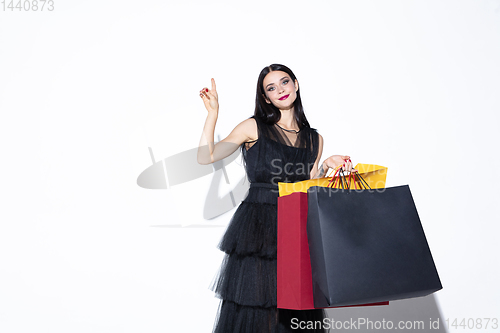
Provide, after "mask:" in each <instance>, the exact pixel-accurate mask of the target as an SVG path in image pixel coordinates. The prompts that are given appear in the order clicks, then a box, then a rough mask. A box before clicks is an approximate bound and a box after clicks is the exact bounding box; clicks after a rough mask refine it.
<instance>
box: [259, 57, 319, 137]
mask: <svg viewBox="0 0 500 333" xmlns="http://www.w3.org/2000/svg"><path fill="white" fill-rule="evenodd" d="M272 71H282V72H285V73H287V74H288V75H290V78H291V79H292V81H293V83H294V84H295V80H296V79H297V78H296V77H295V74H293V72H292V70H291V69H290V68H288V67H286V66H285V65H280V64H272V65H270V66H267V67H265V68H264V69H263V70H262V71H261V72H260V74H259V79H258V81H257V96H256V98H255V112H254V116H255V117H256V118H258V119H260V120H261V121H263V122H264V123H266V124H270V125H273V124H275V123H277V122H278V121H279V120H280V119H281V112H280V110H279V109H278V108H277V107H275V106H274V105H273V104H272V103H271V104H269V103H267V102H266V98H265V90H264V78H265V77H266V75H267V74H269V72H272ZM297 82H298V80H297ZM293 109H294V117H295V120H296V121H297V125H298V126H299V130H300V129H302V128H304V127H310V126H309V122H308V121H307V118H306V115H305V114H304V108H303V107H302V100H301V98H300V88H299V90H297V98H296V99H295V102H293Z"/></svg>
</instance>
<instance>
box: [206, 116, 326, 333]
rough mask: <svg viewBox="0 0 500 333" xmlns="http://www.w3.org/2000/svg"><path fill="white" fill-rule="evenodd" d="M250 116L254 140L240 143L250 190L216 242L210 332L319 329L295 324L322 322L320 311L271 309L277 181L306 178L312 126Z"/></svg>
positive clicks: (314, 138)
mask: <svg viewBox="0 0 500 333" xmlns="http://www.w3.org/2000/svg"><path fill="white" fill-rule="evenodd" d="M252 118H253V119H255V121H256V122H257V127H258V135H259V136H258V139H257V140H255V141H253V142H250V143H245V144H243V145H242V152H243V158H244V162H245V168H246V172H247V177H248V180H249V181H250V189H249V192H248V195H247V196H246V198H245V199H244V200H243V201H242V202H241V204H240V205H239V207H238V208H237V210H236V212H235V213H234V215H233V217H232V219H231V221H230V223H229V225H228V227H227V230H226V232H225V234H224V236H223V237H222V239H221V241H220V243H219V249H221V250H222V251H224V252H225V253H226V255H225V257H224V261H223V263H222V265H221V268H220V271H219V274H218V276H217V277H216V280H215V282H214V284H213V286H212V290H213V291H215V293H216V295H217V296H218V297H219V298H221V299H222V300H221V303H220V306H219V311H218V315H217V318H216V321H215V325H214V331H213V332H216V333H254V332H259V333H267V332H269V333H271V332H273V333H277V332H324V330H321V329H316V330H300V329H296V328H297V323H298V322H299V321H322V320H323V318H324V312H323V310H300V311H299V310H284V309H277V308H276V305H277V289H276V280H277V277H276V267H277V261H276V258H277V256H276V252H277V198H278V196H279V194H278V190H277V186H276V185H277V184H278V182H297V181H301V180H306V179H309V175H310V172H311V169H312V167H313V165H314V161H315V160H316V157H317V153H318V133H317V132H316V130H314V129H311V128H303V129H302V130H300V131H299V132H295V131H289V130H285V129H283V128H281V127H280V126H279V125H277V124H275V125H267V124H265V123H263V122H261V121H259V120H257V119H256V118H255V117H252ZM292 318H297V319H293V320H292ZM294 328H295V329H294Z"/></svg>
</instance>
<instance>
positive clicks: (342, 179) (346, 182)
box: [327, 159, 372, 190]
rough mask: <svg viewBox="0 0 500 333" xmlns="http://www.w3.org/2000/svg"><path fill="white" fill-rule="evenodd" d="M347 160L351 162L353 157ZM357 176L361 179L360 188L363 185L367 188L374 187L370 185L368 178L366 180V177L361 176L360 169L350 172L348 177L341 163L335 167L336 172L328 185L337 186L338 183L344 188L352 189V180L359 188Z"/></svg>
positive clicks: (356, 187)
mask: <svg viewBox="0 0 500 333" xmlns="http://www.w3.org/2000/svg"><path fill="white" fill-rule="evenodd" d="M347 161H349V162H351V159H349V160H347ZM337 175H338V176H337ZM356 177H357V179H358V181H359V184H360V189H361V187H363V188H364V189H367V188H369V189H370V190H371V189H372V188H371V187H370V185H368V183H367V182H366V180H364V178H363V177H361V175H360V174H359V172H358V171H355V172H352V171H351V172H350V173H349V175H348V176H347V177H346V175H345V174H344V170H342V165H339V166H338V167H336V168H335V173H334V174H333V177H332V179H330V182H329V183H328V185H327V187H331V188H337V187H336V186H337V184H338V185H339V186H342V187H341V188H342V189H348V190H350V188H351V180H352V181H353V182H354V188H355V189H356V190H357V189H358V184H357V182H356ZM346 178H347V179H346ZM334 180H335V181H334Z"/></svg>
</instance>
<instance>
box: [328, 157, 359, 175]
mask: <svg viewBox="0 0 500 333" xmlns="http://www.w3.org/2000/svg"><path fill="white" fill-rule="evenodd" d="M323 165H324V166H326V167H327V168H332V169H335V168H337V167H338V166H339V165H342V170H343V171H347V172H356V171H358V170H356V169H354V168H353V166H352V162H351V157H350V156H346V155H332V156H330V157H328V158H327V159H326V160H325V161H324V162H323Z"/></svg>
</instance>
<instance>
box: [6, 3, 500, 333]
mask: <svg viewBox="0 0 500 333" xmlns="http://www.w3.org/2000/svg"><path fill="white" fill-rule="evenodd" d="M2 6H3V5H2ZM54 8H55V9H54V10H53V11H48V10H47V8H46V9H45V10H44V11H43V12H42V11H40V10H39V11H38V12H32V11H21V12H19V11H18V10H15V11H14V12H12V11H10V10H9V9H6V10H3V8H2V11H1V12H0V110H1V121H0V135H1V141H0V144H1V153H2V155H1V156H2V164H1V170H2V186H1V190H2V209H1V212H2V213H1V221H0V228H1V229H0V331H1V332H6V333H14V332H37V333H38V332H40V333H41V332H51V333H54V332H64V333H66V332H92V333H96V332H151V333H153V332H210V330H211V329H212V325H213V320H214V318H215V314H216V311H217V307H218V304H219V301H218V299H216V298H214V295H213V293H212V292H211V291H210V290H209V289H208V286H209V284H210V282H211V281H212V278H213V277H214V275H215V273H216V272H217V269H218V266H219V264H220V261H221V259H222V253H221V252H220V251H219V250H218V249H217V248H216V245H217V243H218V241H219V239H220V237H221V236H222V234H223V232H224V227H225V226H226V225H227V223H228V221H229V219H230V217H231V216H232V214H233V213H234V209H233V210H231V211H229V212H228V213H226V214H224V215H222V216H220V217H219V218H216V219H212V220H205V219H204V218H203V205H204V201H205V195H206V193H207V191H208V187H209V185H210V181H211V177H212V176H205V177H203V178H199V179H198V180H196V181H191V182H188V183H185V184H182V185H178V186H175V187H172V188H170V189H164V190H152V189H145V188H142V187H139V186H138V185H137V177H138V176H139V174H140V173H141V172H142V171H143V170H144V169H146V168H147V167H149V166H150V165H151V163H152V159H151V156H150V152H149V150H148V147H151V149H152V151H153V153H154V157H155V159H156V160H157V161H159V160H161V159H164V158H166V157H168V156H171V155H173V154H176V153H180V152H182V151H185V150H187V149H191V148H194V147H196V146H197V144H198V141H199V138H200V135H201V130H202V128H203V124H204V121H205V116H206V110H205V109H204V107H203V104H202V102H201V99H200V97H199V96H198V91H199V90H200V89H201V88H203V87H205V86H209V84H210V78H212V77H213V78H215V80H216V83H217V89H218V93H219V100H220V113H219V120H218V124H217V128H216V135H217V134H219V135H220V136H221V137H222V138H223V137H225V136H226V135H228V134H229V132H230V131H231V130H232V128H233V127H234V126H235V125H237V124H238V123H239V122H241V121H243V120H244V119H246V118H248V117H249V116H251V115H252V114H253V108H254V101H255V87H256V82H257V76H258V74H259V72H260V70H261V69H262V68H263V67H265V66H267V65H269V64H272V63H282V64H285V65H287V66H288V67H290V68H291V69H292V70H293V71H294V73H295V74H296V76H297V78H298V80H299V85H300V89H301V93H302V100H303V104H304V107H305V111H306V115H307V117H308V120H309V122H310V123H311V126H312V127H314V128H317V129H318V131H319V132H320V133H321V134H322V135H323V137H324V139H325V147H324V155H323V157H324V158H326V157H327V156H329V155H331V154H349V155H350V156H351V157H352V158H353V160H354V162H362V163H373V164H379V165H384V166H387V167H388V168H389V172H388V178H387V186H395V185H401V184H409V185H410V188H411V190H412V194H413V197H414V199H415V203H416V205H417V208H418V211H419V214H420V218H421V220H422V225H423V227H424V230H425V232H426V235H427V240H428V242H429V244H430V247H431V251H432V254H433V257H434V260H435V263H436V266H437V268H438V271H439V275H440V278H441V281H442V284H443V287H444V288H443V290H441V291H439V292H437V293H436V294H435V297H434V296H432V297H434V299H435V301H436V303H437V305H438V307H439V311H440V315H441V319H442V320H445V319H446V318H448V319H450V320H453V319H455V318H457V319H459V320H461V319H462V318H466V319H467V318H474V319H477V318H498V319H500V311H499V310H500V291H499V288H498V282H497V281H498V280H499V278H500V269H499V266H498V257H497V255H498V252H499V250H500V248H499V242H500V240H499V231H500V228H499V226H498V223H499V218H498V216H499V209H498V206H499V202H500V200H499V199H500V195H499V194H498V193H499V192H498V189H497V186H498V178H499V176H498V168H499V167H500V164H499V161H500V159H499V156H498V143H499V139H500V137H499V134H498V128H499V125H500V122H499V119H500V118H499V115H498V113H499V111H500V98H499V92H500V61H499V59H500V1H498V0H483V1H457V0H454V1H422V0H421V1H308V2H306V1H282V2H276V3H274V2H273V3H271V2H268V1H252V2H236V1H232V2H230V1H183V2H180V1H178V2H173V1H151V0H150V1H142V2H138V1H135V2H132V1H123V0H122V1H69V0H67V1H58V0H55V1H54ZM227 171H228V176H229V178H230V180H231V183H232V184H235V183H236V182H237V181H238V180H239V179H240V178H241V177H243V175H244V172H243V169H242V167H241V163H240V162H239V159H238V160H237V161H236V162H233V163H232V164H231V165H229V166H228V168H227ZM230 187H231V186H230V185H227V184H222V185H221V195H223V194H224V191H226V192H227V191H228V189H229V188H230ZM190 225H191V227H189V226H190ZM203 226H206V227H203ZM396 304H397V303H396ZM406 304H417V303H406ZM392 306H394V305H392ZM333 313H334V312H333ZM361 314H362V312H361ZM437 315H439V313H438V314H437ZM499 325H500V323H499ZM490 327H491V323H490ZM499 329H500V327H499V328H497V329H496V330H493V329H484V327H483V328H481V329H477V328H476V329H463V328H460V327H459V329H457V330H456V331H457V332H458V331H471V332H473V331H476V332H479V331H481V332H487V331H488V332H494V331H498V330H499ZM450 331H455V330H454V329H451V330H450Z"/></svg>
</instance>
